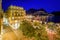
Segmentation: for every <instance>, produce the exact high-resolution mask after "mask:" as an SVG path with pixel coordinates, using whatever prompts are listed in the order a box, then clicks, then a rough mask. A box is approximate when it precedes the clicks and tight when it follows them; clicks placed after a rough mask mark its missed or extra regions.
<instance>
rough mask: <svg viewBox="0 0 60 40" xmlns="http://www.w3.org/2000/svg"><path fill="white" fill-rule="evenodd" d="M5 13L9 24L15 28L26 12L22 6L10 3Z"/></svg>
mask: <svg viewBox="0 0 60 40" xmlns="http://www.w3.org/2000/svg"><path fill="white" fill-rule="evenodd" d="M6 15H7V18H8V20H9V24H10V25H11V26H13V28H14V29H16V28H17V27H18V26H19V25H20V24H19V23H20V22H21V21H22V20H24V19H25V16H26V13H25V10H24V9H23V8H22V7H18V6H12V5H11V6H10V7H9V8H8V10H7V13H6Z"/></svg>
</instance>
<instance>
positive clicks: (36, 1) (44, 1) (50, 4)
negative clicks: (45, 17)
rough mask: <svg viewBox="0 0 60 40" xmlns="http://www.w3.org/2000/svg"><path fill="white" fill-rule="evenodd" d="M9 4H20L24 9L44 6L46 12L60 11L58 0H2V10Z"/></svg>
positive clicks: (59, 0) (59, 1)
mask: <svg viewBox="0 0 60 40" xmlns="http://www.w3.org/2000/svg"><path fill="white" fill-rule="evenodd" d="M10 5H16V6H21V7H23V8H24V9H25V10H28V9H30V8H35V9H40V8H44V9H45V10H47V12H52V11H60V0H2V8H3V9H4V10H6V9H7V8H8V6H10Z"/></svg>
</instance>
